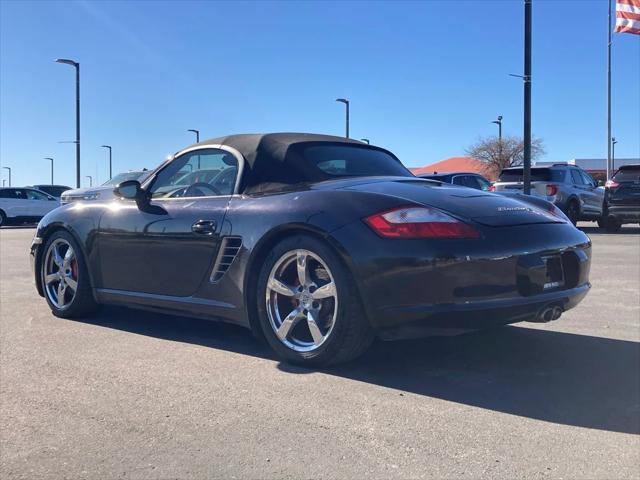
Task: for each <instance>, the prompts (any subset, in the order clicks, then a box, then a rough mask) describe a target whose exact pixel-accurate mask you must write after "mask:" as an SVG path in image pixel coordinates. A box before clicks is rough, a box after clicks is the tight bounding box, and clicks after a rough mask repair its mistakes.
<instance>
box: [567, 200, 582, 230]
mask: <svg viewBox="0 0 640 480" xmlns="http://www.w3.org/2000/svg"><path fill="white" fill-rule="evenodd" d="M566 215H567V218H568V219H569V220H570V221H571V223H573V224H574V225H576V224H577V223H578V220H579V219H580V205H578V202H577V201H575V200H569V203H568V204H567V212H566Z"/></svg>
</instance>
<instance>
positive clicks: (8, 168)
mask: <svg viewBox="0 0 640 480" xmlns="http://www.w3.org/2000/svg"><path fill="white" fill-rule="evenodd" d="M2 168H6V169H7V170H9V186H11V167H2Z"/></svg>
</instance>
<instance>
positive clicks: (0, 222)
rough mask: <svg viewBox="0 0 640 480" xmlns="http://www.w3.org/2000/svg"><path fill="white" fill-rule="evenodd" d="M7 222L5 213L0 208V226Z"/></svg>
mask: <svg viewBox="0 0 640 480" xmlns="http://www.w3.org/2000/svg"><path fill="white" fill-rule="evenodd" d="M6 224H7V215H6V214H5V213H4V212H3V211H2V210H0V227H4V226H5V225H6Z"/></svg>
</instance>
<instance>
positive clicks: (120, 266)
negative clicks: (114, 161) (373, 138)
mask: <svg viewBox="0 0 640 480" xmlns="http://www.w3.org/2000/svg"><path fill="white" fill-rule="evenodd" d="M115 193H116V195H117V197H118V199H117V200H114V201H111V202H104V203H101V202H86V203H84V202H77V203H73V204H70V205H66V206H63V207H61V208H58V209H56V210H55V211H53V212H51V213H50V214H48V215H47V216H46V217H45V218H44V219H43V220H42V221H41V222H40V224H39V225H38V229H37V232H36V235H35V238H34V240H33V245H32V248H31V257H32V263H33V266H34V274H35V283H36V286H37V289H38V292H39V293H40V295H42V296H44V298H45V299H46V301H47V302H48V304H49V306H50V307H51V309H52V311H53V313H54V314H55V315H57V316H59V317H64V318H68V317H76V316H85V315H89V314H90V313H91V312H92V311H94V310H95V308H96V307H97V306H98V305H99V304H117V305H125V306H129V307H136V308H145V309H152V310H157V311H159V312H165V313H167V312H168V313H175V314H180V315H188V316H196V317H204V318H210V319H221V320H224V321H228V322H233V323H237V324H240V325H244V326H246V327H249V328H251V329H252V330H253V331H254V332H255V333H256V334H257V335H261V336H263V337H264V338H266V340H267V341H268V342H269V344H270V345H271V346H272V347H273V349H274V350H275V351H276V352H277V353H278V354H279V355H280V356H281V357H283V358H285V359H287V360H289V361H294V362H298V363H304V364H311V365H327V364H332V363H338V362H343V361H346V360H349V359H351V358H354V357H355V356H357V355H359V354H360V353H362V352H363V351H364V350H365V349H366V348H367V347H368V345H369V344H370V342H371V341H372V339H373V338H374V336H376V335H377V336H379V337H382V338H383V339H396V338H405V337H412V336H419V335H433V334H438V335H439V334H449V333H458V332H464V331H468V330H474V329H479V328H484V327H491V326H497V325H503V324H509V323H515V322H521V321H549V320H555V319H556V318H558V317H559V316H560V315H561V314H562V312H563V311H565V310H567V309H569V308H572V307H574V306H576V305H577V304H578V303H579V302H580V301H581V300H582V298H583V297H584V296H585V295H586V293H587V291H588V290H589V288H590V284H589V267H590V259H591V244H590V241H589V238H588V237H587V236H586V235H585V234H584V233H582V232H581V231H579V230H577V229H576V228H575V227H574V226H573V225H572V224H571V223H570V222H569V221H568V220H567V218H566V217H565V216H564V215H563V214H562V213H561V212H560V211H559V210H558V209H557V208H556V207H554V206H553V205H552V204H550V203H548V202H546V201H544V200H540V199H536V198H532V197H527V196H524V195H516V196H502V195H496V194H493V193H488V192H482V191H478V190H472V189H468V188H462V187H457V186H453V185H446V184H442V183H440V182H433V181H429V180H423V179H419V178H416V177H415V176H413V175H412V174H411V173H410V172H409V171H408V170H407V169H406V168H405V167H404V166H403V165H402V163H401V162H400V161H399V160H398V159H397V158H396V157H395V156H394V155H393V154H392V153H391V152H389V151H387V150H384V149H382V148H378V147H375V146H370V145H366V144H364V143H361V142H358V141H353V140H348V139H344V138H338V137H331V136H324V135H312V134H290V133H279V134H266V135H232V136H228V137H223V138H217V139H214V140H209V141H205V142H202V143H199V144H197V145H193V146H191V147H189V148H186V149H184V150H182V151H180V152H178V153H177V154H176V155H174V156H173V157H172V158H170V159H169V160H167V161H166V162H164V163H163V164H162V165H160V166H159V167H158V168H157V169H156V170H155V171H154V172H153V173H152V174H151V175H150V176H149V177H148V178H147V179H146V180H145V181H144V183H143V184H142V185H140V183H138V182H137V181H135V180H132V181H127V182H123V183H121V184H120V185H119V186H118V187H116V189H115Z"/></svg>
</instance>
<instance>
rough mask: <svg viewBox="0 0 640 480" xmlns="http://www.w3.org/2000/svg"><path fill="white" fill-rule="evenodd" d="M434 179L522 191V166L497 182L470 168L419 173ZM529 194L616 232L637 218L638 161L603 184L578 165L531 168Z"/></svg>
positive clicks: (499, 190)
mask: <svg viewBox="0 0 640 480" xmlns="http://www.w3.org/2000/svg"><path fill="white" fill-rule="evenodd" d="M420 177H421V178H426V179H430V180H437V181H441V182H444V183H451V184H454V185H460V186H465V187H470V188H475V189H478V190H489V191H492V192H496V193H503V194H508V193H522V191H523V187H524V178H523V177H524V169H523V168H522V167H512V168H506V169H504V170H502V171H501V172H500V175H499V177H498V179H497V180H496V182H494V183H493V184H492V183H491V182H489V180H487V179H486V178H484V177H483V176H482V175H479V174H477V173H469V172H449V173H433V174H422V175H420ZM531 195H534V196H537V197H540V198H543V199H545V200H547V201H549V202H551V203H553V204H554V205H556V206H557V207H558V208H560V210H562V211H563V212H564V213H565V215H567V217H568V218H569V219H570V220H571V222H572V223H573V224H574V225H575V224H576V223H577V222H578V221H595V222H598V225H599V226H600V227H602V228H606V229H607V231H610V232H615V231H618V230H619V229H620V227H621V226H622V225H623V224H625V223H637V222H640V164H639V165H625V166H623V167H620V169H619V170H618V171H617V172H616V174H615V175H614V176H613V178H612V179H611V180H610V181H609V182H607V183H606V185H605V186H602V185H600V184H599V183H598V182H597V181H596V180H594V179H593V178H592V177H591V175H589V173H587V172H585V171H584V170H583V169H581V168H580V167H576V166H573V165H567V164H564V163H562V164H556V165H552V166H550V167H533V168H532V169H531Z"/></svg>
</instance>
